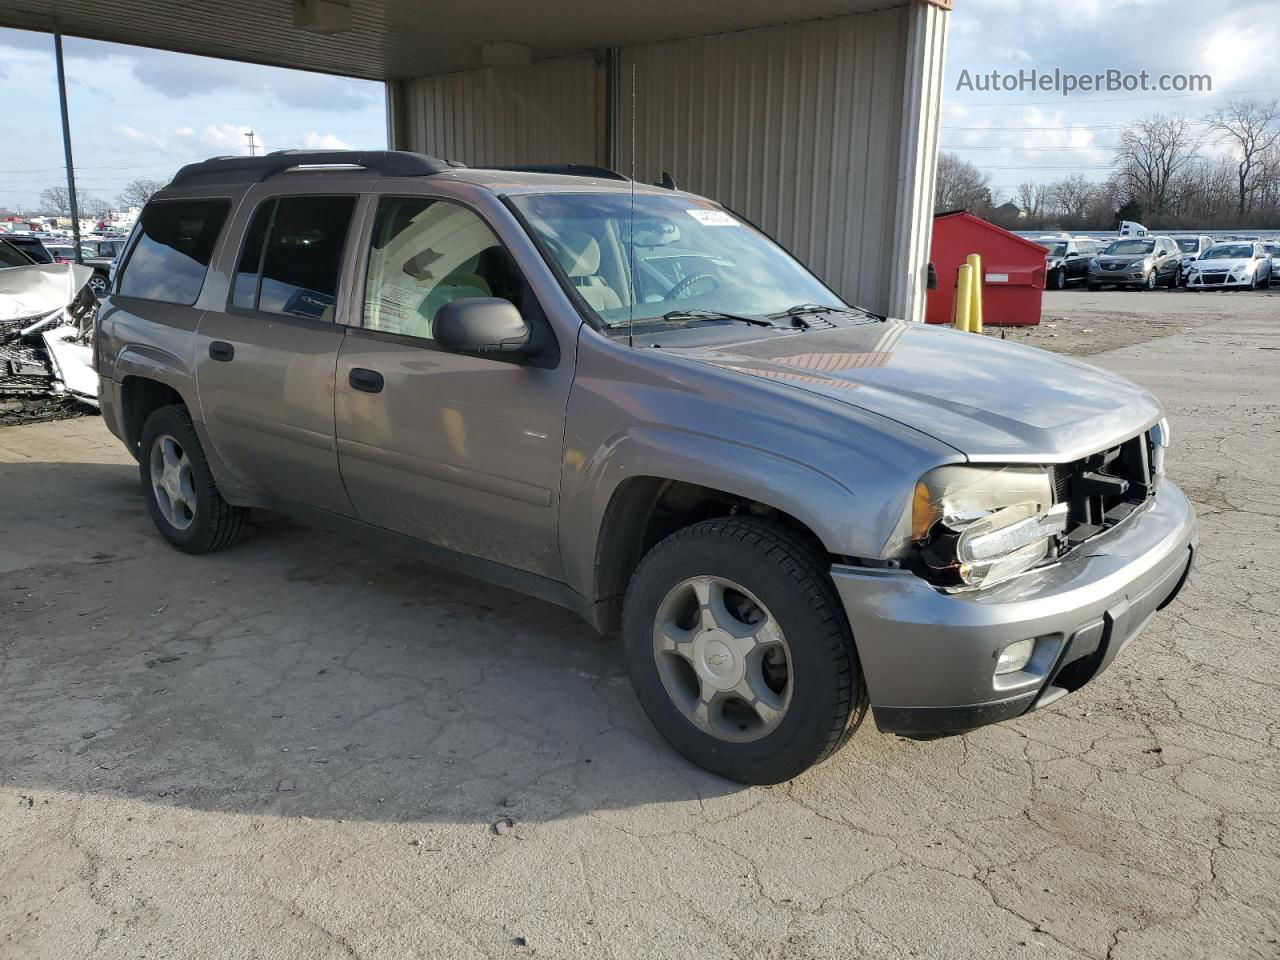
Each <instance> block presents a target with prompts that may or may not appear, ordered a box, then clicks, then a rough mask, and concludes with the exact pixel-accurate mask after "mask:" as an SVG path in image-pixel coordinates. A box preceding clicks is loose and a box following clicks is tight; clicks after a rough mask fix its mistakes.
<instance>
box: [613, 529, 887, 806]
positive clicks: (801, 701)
mask: <svg viewBox="0 0 1280 960" xmlns="http://www.w3.org/2000/svg"><path fill="white" fill-rule="evenodd" d="M623 638H624V640H625V643H626V653H627V665H628V669H629V671H630V674H631V682H632V685H633V686H634V688H635V691H636V696H637V697H638V699H639V700H640V704H641V706H642V707H644V710H645V712H646V713H647V714H648V715H649V719H650V720H652V721H653V724H654V726H656V727H657V728H658V731H659V732H660V733H661V734H662V735H663V736H664V737H665V738H666V739H667V742H668V743H670V744H671V745H672V746H673V747H674V748H675V749H676V750H678V751H679V752H680V753H682V754H684V756H686V757H687V758H688V759H690V760H691V761H693V762H694V763H696V764H698V765H699V766H701V767H705V768H706V769H708V770H710V771H712V772H713V773H717V774H719V775H721V776H723V777H727V778H729V779H730V780H736V781H738V782H740V783H748V784H765V783H780V782H782V781H784V780H789V779H791V778H792V777H795V776H797V775H798V774H800V773H802V772H803V771H805V770H807V769H808V768H809V767H811V766H813V765H814V764H816V763H820V762H822V761H823V760H825V759H827V758H828V757H829V756H831V755H832V754H833V753H835V751H836V750H837V749H839V747H840V746H841V745H842V744H843V743H844V741H845V740H846V739H847V738H848V736H849V735H850V734H851V733H852V732H853V730H854V729H856V728H857V726H858V724H859V723H861V721H862V718H863V716H864V715H865V713H866V709H867V696H866V689H865V686H864V685H863V681H862V672H861V669H860V668H859V665H858V658H857V653H856V652H855V650H854V645H853V637H852V635H851V633H850V631H849V625H848V621H847V619H846V617H845V614H844V609H843V607H842V606H841V604H840V600H839V597H838V596H837V595H836V592H835V587H834V586H833V584H832V583H831V577H830V575H829V573H828V571H827V568H826V562H825V558H824V557H823V556H822V555H821V553H820V551H818V550H817V549H815V548H814V547H813V546H811V545H810V544H809V543H808V542H807V541H806V540H805V539H804V538H803V537H801V536H800V535H798V534H796V533H794V532H792V531H790V530H788V529H787V528H785V527H781V526H778V525H776V524H771V523H766V522H763V521H760V520H756V519H740V518H728V519H722V520H707V521H704V522H702V523H697V524H694V525H693V526H691V527H686V528H685V529H683V530H680V531H677V532H676V533H674V534H672V535H671V536H670V537H668V538H667V539H665V540H663V541H662V542H661V543H659V544H658V545H657V546H656V547H654V548H653V550H651V551H650V552H649V554H648V555H647V556H646V557H645V558H644V560H643V561H641V563H640V566H639V568H638V569H637V570H636V572H635V575H634V576H633V577H632V579H631V583H630V585H629V586H628V588H627V595H626V600H625V604H624V607H623Z"/></svg>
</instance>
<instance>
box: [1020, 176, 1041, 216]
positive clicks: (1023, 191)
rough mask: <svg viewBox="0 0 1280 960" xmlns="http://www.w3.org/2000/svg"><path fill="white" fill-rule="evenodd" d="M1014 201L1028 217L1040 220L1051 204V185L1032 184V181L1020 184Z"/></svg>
mask: <svg viewBox="0 0 1280 960" xmlns="http://www.w3.org/2000/svg"><path fill="white" fill-rule="evenodd" d="M1014 199H1015V202H1016V203H1017V204H1018V206H1020V207H1021V208H1022V209H1023V210H1025V211H1027V216H1028V217H1030V218H1031V219H1033V220H1035V219H1039V218H1040V217H1041V216H1043V215H1044V212H1045V207H1046V206H1047V205H1048V202H1049V185H1048V184H1045V183H1032V182H1031V181H1030V180H1028V181H1026V182H1024V183H1020V184H1018V189H1017V191H1016V192H1015V196H1014Z"/></svg>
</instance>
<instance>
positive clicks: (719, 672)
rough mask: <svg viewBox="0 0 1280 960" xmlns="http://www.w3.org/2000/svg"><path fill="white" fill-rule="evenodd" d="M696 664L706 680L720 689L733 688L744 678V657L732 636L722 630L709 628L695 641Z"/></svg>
mask: <svg viewBox="0 0 1280 960" xmlns="http://www.w3.org/2000/svg"><path fill="white" fill-rule="evenodd" d="M694 665H695V666H696V667H697V670H698V673H700V674H701V675H702V677H703V679H704V680H706V681H707V682H708V683H710V684H711V685H712V686H714V687H716V688H717V689H720V690H731V689H733V688H734V687H735V686H737V685H738V681H739V680H741V679H742V671H743V662H742V657H740V656H739V655H738V652H737V650H735V649H734V647H733V643H732V641H731V638H730V636H729V635H728V634H727V633H725V632H724V631H722V630H707V631H704V632H703V633H701V634H699V635H698V639H697V640H695V641H694Z"/></svg>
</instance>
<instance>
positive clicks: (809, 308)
mask: <svg viewBox="0 0 1280 960" xmlns="http://www.w3.org/2000/svg"><path fill="white" fill-rule="evenodd" d="M818 313H853V314H862V315H863V316H867V317H871V318H872V319H873V320H883V319H884V317H882V316H880V314H878V313H872V312H871V311H870V310H868V309H867V308H866V307H858V306H845V307H833V306H830V305H828V304H825V303H797V304H796V305H795V306H794V307H787V309H785V310H779V311H778V312H777V313H771V314H769V316H770V317H773V318H774V319H777V320H787V319H790V320H791V321H792V322H793V323H798V324H803V325H804V326H808V324H805V322H804V318H805V317H807V316H812V315H814V314H818Z"/></svg>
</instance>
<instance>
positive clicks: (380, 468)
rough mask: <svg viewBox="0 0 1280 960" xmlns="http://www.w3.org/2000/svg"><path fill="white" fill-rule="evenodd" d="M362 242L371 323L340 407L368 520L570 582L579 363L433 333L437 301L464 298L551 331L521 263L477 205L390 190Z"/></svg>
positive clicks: (347, 372)
mask: <svg viewBox="0 0 1280 960" xmlns="http://www.w3.org/2000/svg"><path fill="white" fill-rule="evenodd" d="M363 242H364V243H365V244H366V246H367V253H368V256H367V267H366V277H365V282H364V302H363V310H362V313H361V322H360V325H359V326H352V327H350V328H349V330H348V333H347V336H346V337H345V338H344V340H343V343H342V347H341V350H340V352H339V355H338V366H337V395H336V408H335V412H336V427H337V444H338V461H339V465H340V469H341V473H342V479H343V481H344V483H345V485H346V489H347V491H348V493H349V494H350V496H351V501H352V503H353V504H354V505H355V509H356V514H357V516H359V518H360V519H361V520H364V521H365V522H367V523H371V524H373V525H375V526H378V527H383V528H385V529H388V530H393V531H396V532H399V533H404V534H408V535H410V536H412V537H415V538H417V539H420V540H425V541H427V542H429V543H432V544H435V545H436V546H440V547H444V548H446V549H449V550H453V551H456V552H458V553H463V554H467V555H470V556H474V557H481V558H483V559H486V560H492V561H496V562H498V563H502V564H505V565H507V566H510V567H515V568H517V569H520V570H524V571H527V572H530V573H535V574H539V575H542V576H546V577H552V578H555V579H560V578H561V568H560V556H559V548H558V542H557V515H558V509H559V498H560V469H561V450H562V444H563V438H564V410H565V405H566V403H567V401H568V395H569V387H570V385H571V383H572V374H573V371H572V364H571V363H570V362H568V361H565V362H559V363H554V364H552V363H549V362H542V363H541V364H539V365H535V364H534V363H521V362H515V361H512V360H510V359H498V358H497V357H496V356H495V357H488V356H483V357H482V356H464V355H461V354H456V353H450V352H448V351H446V350H444V349H442V348H440V347H439V346H438V345H437V344H436V342H435V340H434V339H433V337H432V325H433V322H434V320H435V316H436V314H437V313H438V312H439V310H440V307H442V306H443V305H444V304H446V303H449V302H450V301H452V300H457V299H462V298H467V297H501V298H503V299H507V300H510V301H511V302H512V303H514V304H515V305H516V306H517V307H518V308H519V309H520V311H521V314H522V315H523V316H524V317H525V319H526V320H527V321H528V322H529V323H530V325H531V326H535V327H536V326H537V325H542V327H543V331H544V332H545V335H546V336H550V337H553V336H554V335H553V334H552V332H551V331H550V329H549V328H548V326H547V320H546V317H545V315H544V314H543V313H542V308H541V306H540V304H539V303H538V301H537V298H536V296H535V295H534V293H533V291H532V290H531V289H530V287H529V284H528V283H527V282H526V280H525V278H524V274H523V272H522V271H521V269H520V267H519V266H518V264H517V263H516V262H515V260H514V259H513V258H512V256H511V254H510V253H509V252H508V251H507V248H506V247H505V246H504V245H503V244H502V242H501V240H500V239H499V237H498V235H497V234H496V233H495V231H494V230H493V228H492V227H491V226H490V225H489V224H488V223H487V222H486V221H485V220H484V219H483V218H482V217H481V216H480V215H479V214H477V213H476V212H475V211H473V210H472V209H471V208H469V207H467V206H465V205H463V204H461V203H459V202H456V201H453V200H447V199H444V198H434V197H429V196H414V197H390V196H385V197H382V198H380V199H379V202H378V207H377V211H376V214H375V216H374V217H373V228H372V232H371V234H370V235H369V236H367V237H366V238H365V239H364V241H363ZM355 289H357V290H359V289H360V283H359V282H357V283H356V284H355Z"/></svg>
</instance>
